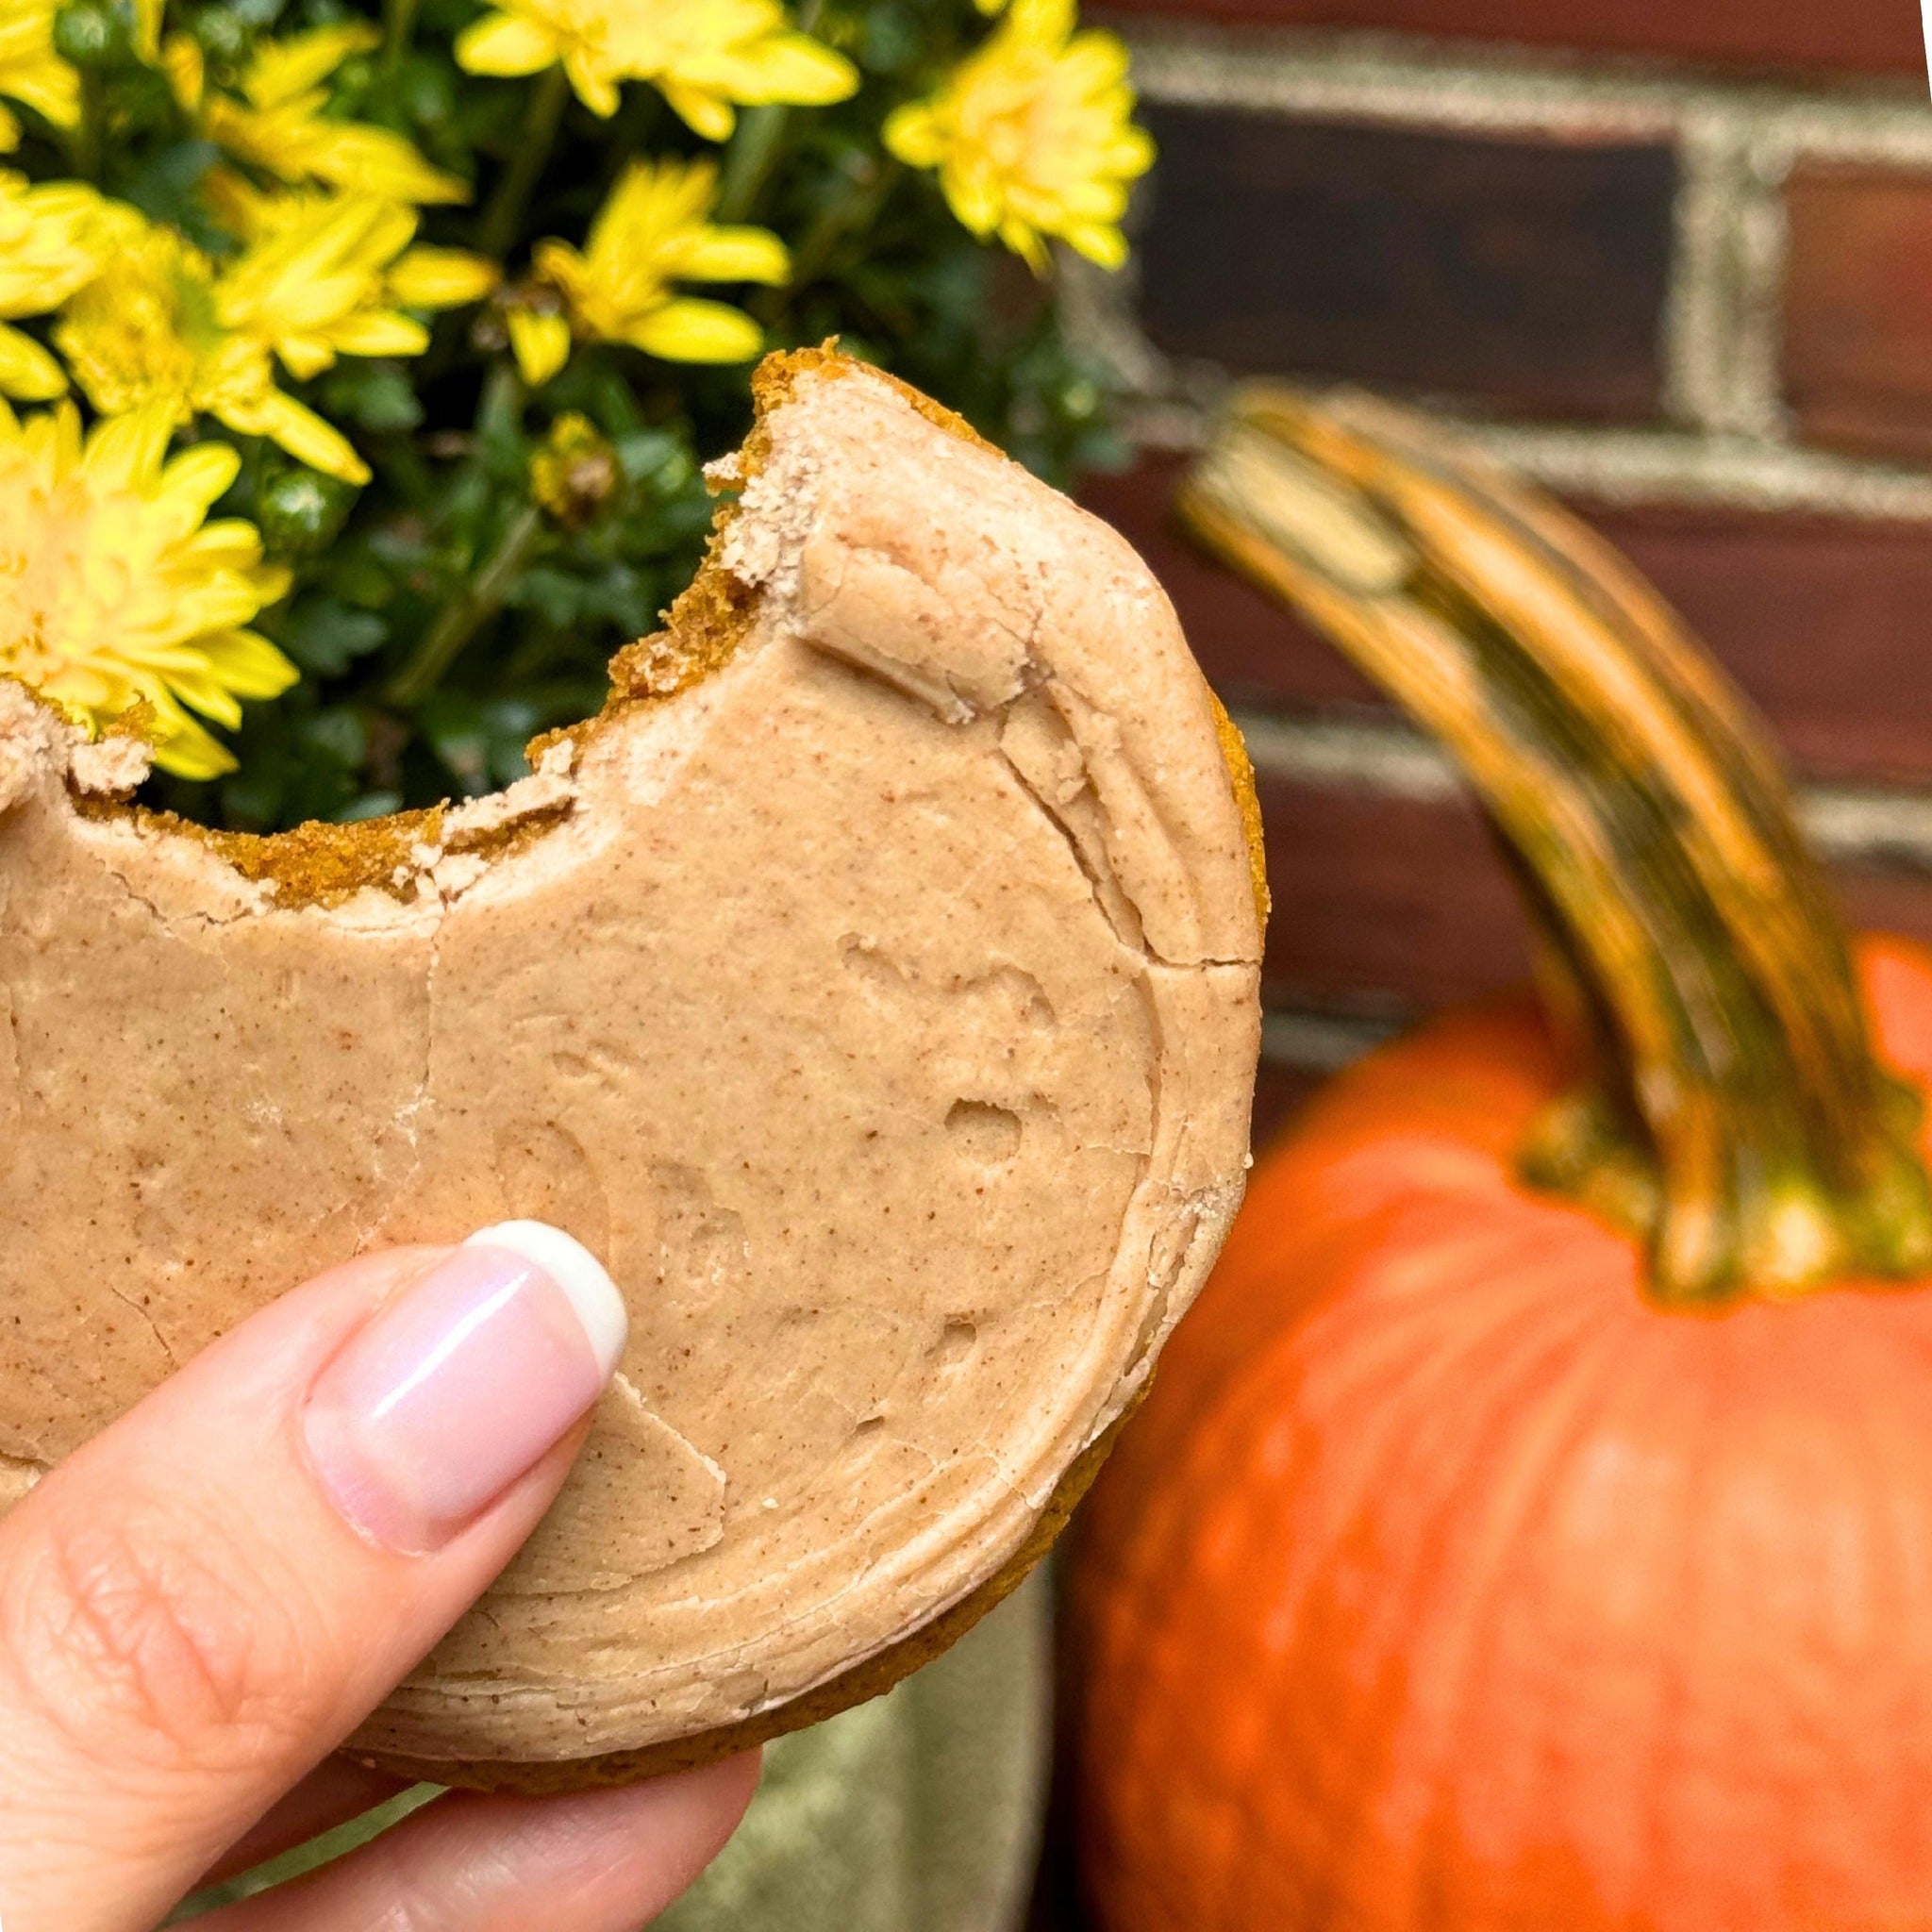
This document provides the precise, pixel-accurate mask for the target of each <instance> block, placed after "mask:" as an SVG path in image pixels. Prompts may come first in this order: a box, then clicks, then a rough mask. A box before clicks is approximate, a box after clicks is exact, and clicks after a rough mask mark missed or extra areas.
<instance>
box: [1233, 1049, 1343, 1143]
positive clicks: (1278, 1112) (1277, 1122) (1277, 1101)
mask: <svg viewBox="0 0 1932 1932" xmlns="http://www.w3.org/2000/svg"><path fill="white" fill-rule="evenodd" d="M1326 1077H1327V1076H1326V1075H1325V1074H1315V1073H1309V1072H1307V1070H1306V1069H1304V1068H1301V1067H1277V1066H1272V1065H1270V1063H1269V1062H1268V1061H1266V1060H1263V1061H1262V1062H1261V1071H1260V1073H1259V1074H1257V1076H1256V1080H1255V1117H1254V1127H1253V1130H1252V1134H1251V1140H1252V1143H1253V1145H1254V1148H1255V1151H1256V1152H1257V1153H1259V1152H1260V1151H1261V1150H1262V1149H1263V1148H1265V1147H1266V1146H1267V1145H1268V1143H1269V1142H1270V1141H1273V1140H1274V1139H1275V1138H1276V1137H1277V1136H1278V1135H1280V1134H1283V1133H1285V1132H1286V1131H1287V1130H1288V1129H1289V1128H1290V1127H1291V1126H1292V1125H1293V1124H1294V1117H1295V1115H1296V1114H1297V1113H1299V1112H1300V1111H1301V1108H1302V1104H1303V1103H1304V1102H1305V1101H1306V1100H1307V1098H1308V1096H1309V1095H1310V1094H1312V1093H1313V1092H1314V1091H1315V1090H1316V1089H1317V1088H1319V1087H1320V1086H1321V1084H1322V1082H1323V1080H1324V1078H1326Z"/></svg>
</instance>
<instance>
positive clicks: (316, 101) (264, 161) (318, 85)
mask: <svg viewBox="0 0 1932 1932" xmlns="http://www.w3.org/2000/svg"><path fill="white" fill-rule="evenodd" d="M381 42H382V32H381V29H380V28H379V27H377V26H376V25H375V23H374V22H372V21H347V22H344V23H343V24H341V25H338V26H324V27H317V28H315V29H314V30H313V31H312V32H310V33H306V34H296V35H294V36H293V37H292V38H291V39H289V40H286V41H269V42H264V43H263V44H262V46H261V47H260V48H259V49H258V51H257V53H256V55H255V58H254V59H253V60H251V61H250V62H249V65H248V71H247V72H246V73H245V74H243V75H242V93H243V95H244V96H245V97H246V99H245V102H244V101H237V100H233V99H231V98H230V97H229V96H228V95H226V94H222V93H209V94H208V95H207V97H206V98H205V99H203V100H201V113H202V125H203V128H204V130H205V131H206V133H207V135H208V139H209V140H210V141H213V142H219V143H220V144H221V145H222V146H223V147H225V149H227V151H228V152H229V153H230V154H231V155H234V156H236V157H237V158H240V159H242V160H244V161H251V162H253V163H254V165H255V166H257V167H258V168H262V169H265V170H266V171H267V172H268V173H269V174H271V175H277V176H278V177H279V178H280V179H282V180H284V181H320V182H323V183H324V184H325V185H326V186H328V187H330V188H339V189H341V190H342V191H343V192H345V193H349V194H359V195H368V196H371V197H373V198H375V199H376V200H381V201H402V202H416V203H426V202H459V201H467V200H468V199H469V198H470V191H469V190H468V189H467V188H466V187H465V186H464V185H463V184H462V182H460V181H458V179H457V178H456V176H455V175H445V174H443V173H442V172H441V169H438V168H432V167H431V166H430V165H429V163H428V162H427V161H425V159H424V158H423V157H422V156H421V155H420V154H418V153H417V152H416V150H415V148H414V147H412V146H411V145H410V144H409V142H407V141H405V140H404V139H403V137H402V136H401V135H400V134H393V133H391V131H390V130H389V129H388V128H387V127H374V126H371V125H369V124H368V123H366V122H361V121H338V120H332V119H330V118H329V117H328V115H327V114H325V112H324V109H325V108H326V107H327V105H328V91H327V90H326V89H325V87H324V86H323V84H322V83H323V82H324V81H325V80H326V79H327V78H328V76H329V75H331V74H333V73H334V72H335V71H336V69H337V68H338V67H340V66H341V64H342V62H343V61H344V60H346V59H347V58H349V56H350V55H351V54H359V53H366V52H367V51H368V50H369V49H370V48H372V47H375V46H379V45H380V44H381ZM164 64H165V65H166V66H167V68H168V73H169V76H170V79H171V82H172V83H173V85H174V87H175V92H176V95H177V96H179V97H181V98H182V99H184V100H190V99H199V98H200V97H201V94H202V75H201V68H200V62H199V60H198V59H197V58H195V57H194V54H193V50H192V43H183V42H169V47H168V52H167V57H166V59H165V62H164Z"/></svg>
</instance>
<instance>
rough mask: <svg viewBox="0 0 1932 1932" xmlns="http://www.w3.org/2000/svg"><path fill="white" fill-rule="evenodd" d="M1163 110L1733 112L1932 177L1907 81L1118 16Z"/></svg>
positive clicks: (1533, 119) (1332, 114)
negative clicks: (1569, 58) (1815, 79)
mask: <svg viewBox="0 0 1932 1932" xmlns="http://www.w3.org/2000/svg"><path fill="white" fill-rule="evenodd" d="M1109 24H1110V25H1113V26H1115V28H1116V29H1117V30H1118V31H1119V32H1120V33H1121V34H1122V36H1123V37H1124V39H1125V40H1126V42H1127V43H1128V45H1129V47H1130V48H1131V49H1132V52H1133V56H1134V79H1135V84H1136V86H1137V87H1138V88H1139V89H1140V91H1141V95H1142V97H1143V98H1144V99H1146V100H1148V101H1150V102H1152V103H1155V104H1157V105H1169V106H1198V107H1221V108H1245V109H1250V110H1254V111H1258V112H1270V111H1272V112H1275V113H1286V114H1295V115H1299V116H1303V117H1307V118H1311V119H1331V120H1345V121H1364V122H1375V123H1382V124H1384V125H1394V126H1405V127H1418V128H1436V129H1441V130H1443V131H1447V132H1454V133H1464V134H1491V135H1496V136H1509V135H1544V136H1548V135H1552V134H1555V135H1560V136H1563V137H1565V138H1568V139H1572V140H1587V141H1599V142H1609V141H1650V142H1670V141H1674V140H1676V139H1677V138H1678V137H1679V136H1680V134H1681V133H1682V132H1683V131H1684V129H1685V128H1686V127H1687V126H1689V125H1692V124H1693V123H1695V122H1696V121H1698V120H1699V119H1700V118H1704V117H1708V116H1710V115H1712V114H1739V115H1742V116H1745V117H1747V118H1748V119H1749V120H1750V121H1751V123H1752V124H1753V125H1754V126H1755V127H1756V128H1757V129H1758V130H1759V131H1760V132H1762V133H1765V134H1774V135H1775V136H1777V137H1778V139H1779V140H1780V141H1781V142H1784V143H1785V144H1786V145H1787V146H1788V147H1789V149H1790V152H1791V153H1792V154H1794V155H1797V156H1800V157H1803V158H1819V159H1826V160H1836V161H1857V162H1870V163H1874V164H1881V165H1886V166H1890V167H1894V168H1900V169H1905V170H1909V171H1913V172H1919V173H1932V103H1928V102H1927V101H1926V100H1924V98H1923V90H1921V89H1918V88H1914V87H1912V86H1910V85H1909V83H1907V82H1903V81H1901V82H1898V83H1895V84H1893V83H1886V82H1875V83H1874V82H1866V83H1832V84H1825V85H1818V86H1813V87H1803V86H1797V85H1792V84H1790V83H1782V82H1768V81H1760V80H1741V81H1731V82H1725V81H1720V80H1715V79H1710V78H1707V77H1705V76H1703V75H1691V74H1684V73H1676V72H1673V71H1672V70H1670V69H1668V68H1654V67H1648V66H1644V65H1641V64H1639V63H1636V62H1631V61H1614V60H1613V61H1609V62H1607V63H1606V64H1604V65H1602V66H1598V67H1593V68H1590V69H1580V68H1577V67H1576V66H1574V65H1573V64H1570V63H1567V62H1565V61H1563V60H1561V59H1559V58H1553V57H1550V56H1544V55H1538V54H1534V53H1529V52H1525V51H1521V50H1517V49H1510V48H1486V47H1482V46H1480V45H1477V44H1475V43H1473V42H1444V41H1432V40H1426V39H1423V38H1421V37H1417V36H1410V35H1398V34H1377V33H1354V32H1335V31H1331V30H1325V29H1321V28H1310V27H1251V26H1225V25H1221V26H1217V25H1207V24H1203V23H1197V22H1188V23H1183V22H1178V21H1164V20H1149V19H1147V18H1146V17H1145V16H1141V15H1134V16H1129V17H1124V18H1123V17H1119V16H1116V17H1115V18H1113V19H1112V20H1111V21H1110V23H1109Z"/></svg>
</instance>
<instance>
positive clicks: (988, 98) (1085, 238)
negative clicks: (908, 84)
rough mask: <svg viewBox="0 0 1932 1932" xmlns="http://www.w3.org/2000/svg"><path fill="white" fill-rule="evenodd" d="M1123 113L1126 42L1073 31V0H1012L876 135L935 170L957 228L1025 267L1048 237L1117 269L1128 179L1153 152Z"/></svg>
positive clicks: (1128, 100) (1039, 256)
mask: <svg viewBox="0 0 1932 1932" xmlns="http://www.w3.org/2000/svg"><path fill="white" fill-rule="evenodd" d="M1133 111H1134V92H1133V89H1132V88H1131V87H1130V86H1129V85H1128V84H1127V50H1126V48H1125V47H1124V45H1123V44H1122V43H1121V42H1119V41H1118V40H1117V39H1115V37H1114V36H1113V35H1112V34H1106V33H1083V34H1075V33H1074V0H1013V5H1012V8H1011V10H1010V11H1009V12H1008V14H1007V17H1006V18H1005V20H1003V21H1002V22H1001V23H1000V25H998V27H996V28H995V29H994V30H993V32H992V34H991V36H990V37H989V38H988V39H987V41H986V43H985V44H984V45H983V46H982V47H980V48H979V50H978V51H977V52H976V53H974V54H972V55H970V56H969V57H968V58H966V59H965V60H963V61H961V62H960V64H959V65H958V68H956V69H955V70H954V72H953V74H952V75H950V76H949V77H948V79H947V80H946V83H945V85H944V86H943V87H941V89H940V90H939V92H937V93H935V94H934V95H933V96H932V98H931V99H930V100H926V101H921V102H917V103H914V104H911V105H908V106H907V107H903V108H897V109H895V110H894V112H893V113H891V115H890V116H888V118H887V121H886V125H885V143H886V146H887V147H888V148H889V149H890V150H891V152H892V153H893V154H895V155H896V156H897V157H898V158H900V159H901V160H902V161H906V162H908V163H909V164H910V165H911V166H913V167H915V168H936V169H938V170H939V175H940V185H941V188H943V189H944V191H945V196H946V200H947V201H948V202H949V203H950V204H951V206H952V209H953V212H954V213H955V214H956V215H958V218H959V220H960V221H961V222H962V223H963V224H964V225H966V227H968V228H969V229H971V230H972V232H973V233H974V234H975V235H978V236H981V237H982V238H983V237H985V236H988V235H997V236H998V237H999V238H1000V240H1001V241H1002V242H1005V243H1006V245H1007V246H1008V248H1010V249H1011V250H1012V251H1013V252H1014V253H1015V254H1016V255H1020V256H1023V257H1024V258H1025V259H1026V261H1027V262H1028V263H1030V264H1031V266H1032V268H1033V270H1034V272H1035V273H1036V274H1039V273H1041V272H1042V271H1043V270H1044V269H1045V267H1046V261H1047V255H1046V245H1045V238H1047V237H1050V236H1058V238H1059V239H1060V240H1061V241H1063V242H1066V243H1067V244H1068V245H1069V246H1070V247H1073V248H1075V249H1077V250H1078V251H1079V252H1080V253H1081V254H1082V255H1084V256H1086V257H1087V258H1088V259H1089V260H1090V261H1097V262H1098V263H1099V264H1100V265H1101V267H1103V268H1118V267H1119V266H1120V265H1121V263H1122V262H1123V261H1124V260H1125V259H1126V255H1127V244H1126V242H1125V239H1124V237H1123V236H1122V234H1121V231H1120V218H1121V216H1122V214H1123V213H1124V211H1125V209H1126V205H1127V186H1128V183H1130V182H1131V181H1133V180H1134V179H1135V177H1136V176H1138V175H1141V174H1143V173H1145V172H1146V169H1147V166H1148V164H1149V163H1150V162H1151V161H1152V160H1153V158H1154V143H1153V142H1151V141H1149V140H1148V138H1147V136H1146V134H1145V132H1144V131H1143V130H1142V129H1141V128H1139V127H1136V126H1135V125H1134V124H1133V119H1132V116H1133Z"/></svg>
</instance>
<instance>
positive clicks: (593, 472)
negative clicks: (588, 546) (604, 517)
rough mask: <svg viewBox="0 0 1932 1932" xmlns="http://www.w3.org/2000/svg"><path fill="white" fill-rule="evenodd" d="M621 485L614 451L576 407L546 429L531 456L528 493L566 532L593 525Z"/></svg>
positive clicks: (599, 431) (597, 429) (620, 476)
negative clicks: (534, 452) (547, 431)
mask: <svg viewBox="0 0 1932 1932" xmlns="http://www.w3.org/2000/svg"><path fill="white" fill-rule="evenodd" d="M622 481H623V473H622V471H620V470H619V468H618V466H617V452H616V451H615V450H614V449H612V448H611V447H610V444H609V442H608V440H607V439H606V437H605V436H604V433H603V432H602V431H601V430H600V429H599V428H598V427H597V425H595V424H594V423H592V422H591V419H590V418H589V417H588V416H583V415H579V414H578V413H577V412H576V411H575V409H572V410H570V411H568V412H567V413H566V414H564V415H561V416H559V417H558V419H557V421H556V422H555V423H553V424H552V425H550V434H549V435H548V436H546V437H545V438H544V439H543V446H542V448H541V449H540V450H539V451H538V452H537V453H536V455H535V456H533V457H532V458H530V494H531V495H532V496H534V497H535V498H536V499H537V501H538V502H539V503H540V504H541V505H542V506H543V508H545V509H547V510H548V511H549V512H550V514H551V515H552V516H553V517H555V518H556V519H557V521H558V523H559V524H562V525H564V526H565V527H566V528H567V529H573V530H577V529H582V528H583V527H584V526H585V525H587V524H590V523H592V522H594V521H595V519H596V517H597V514H598V512H599V511H600V510H602V509H603V508H604V506H605V505H606V504H607V503H608V502H609V501H610V499H611V497H612V495H613V494H615V492H616V490H617V487H618V485H619V483H621V482H622Z"/></svg>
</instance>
